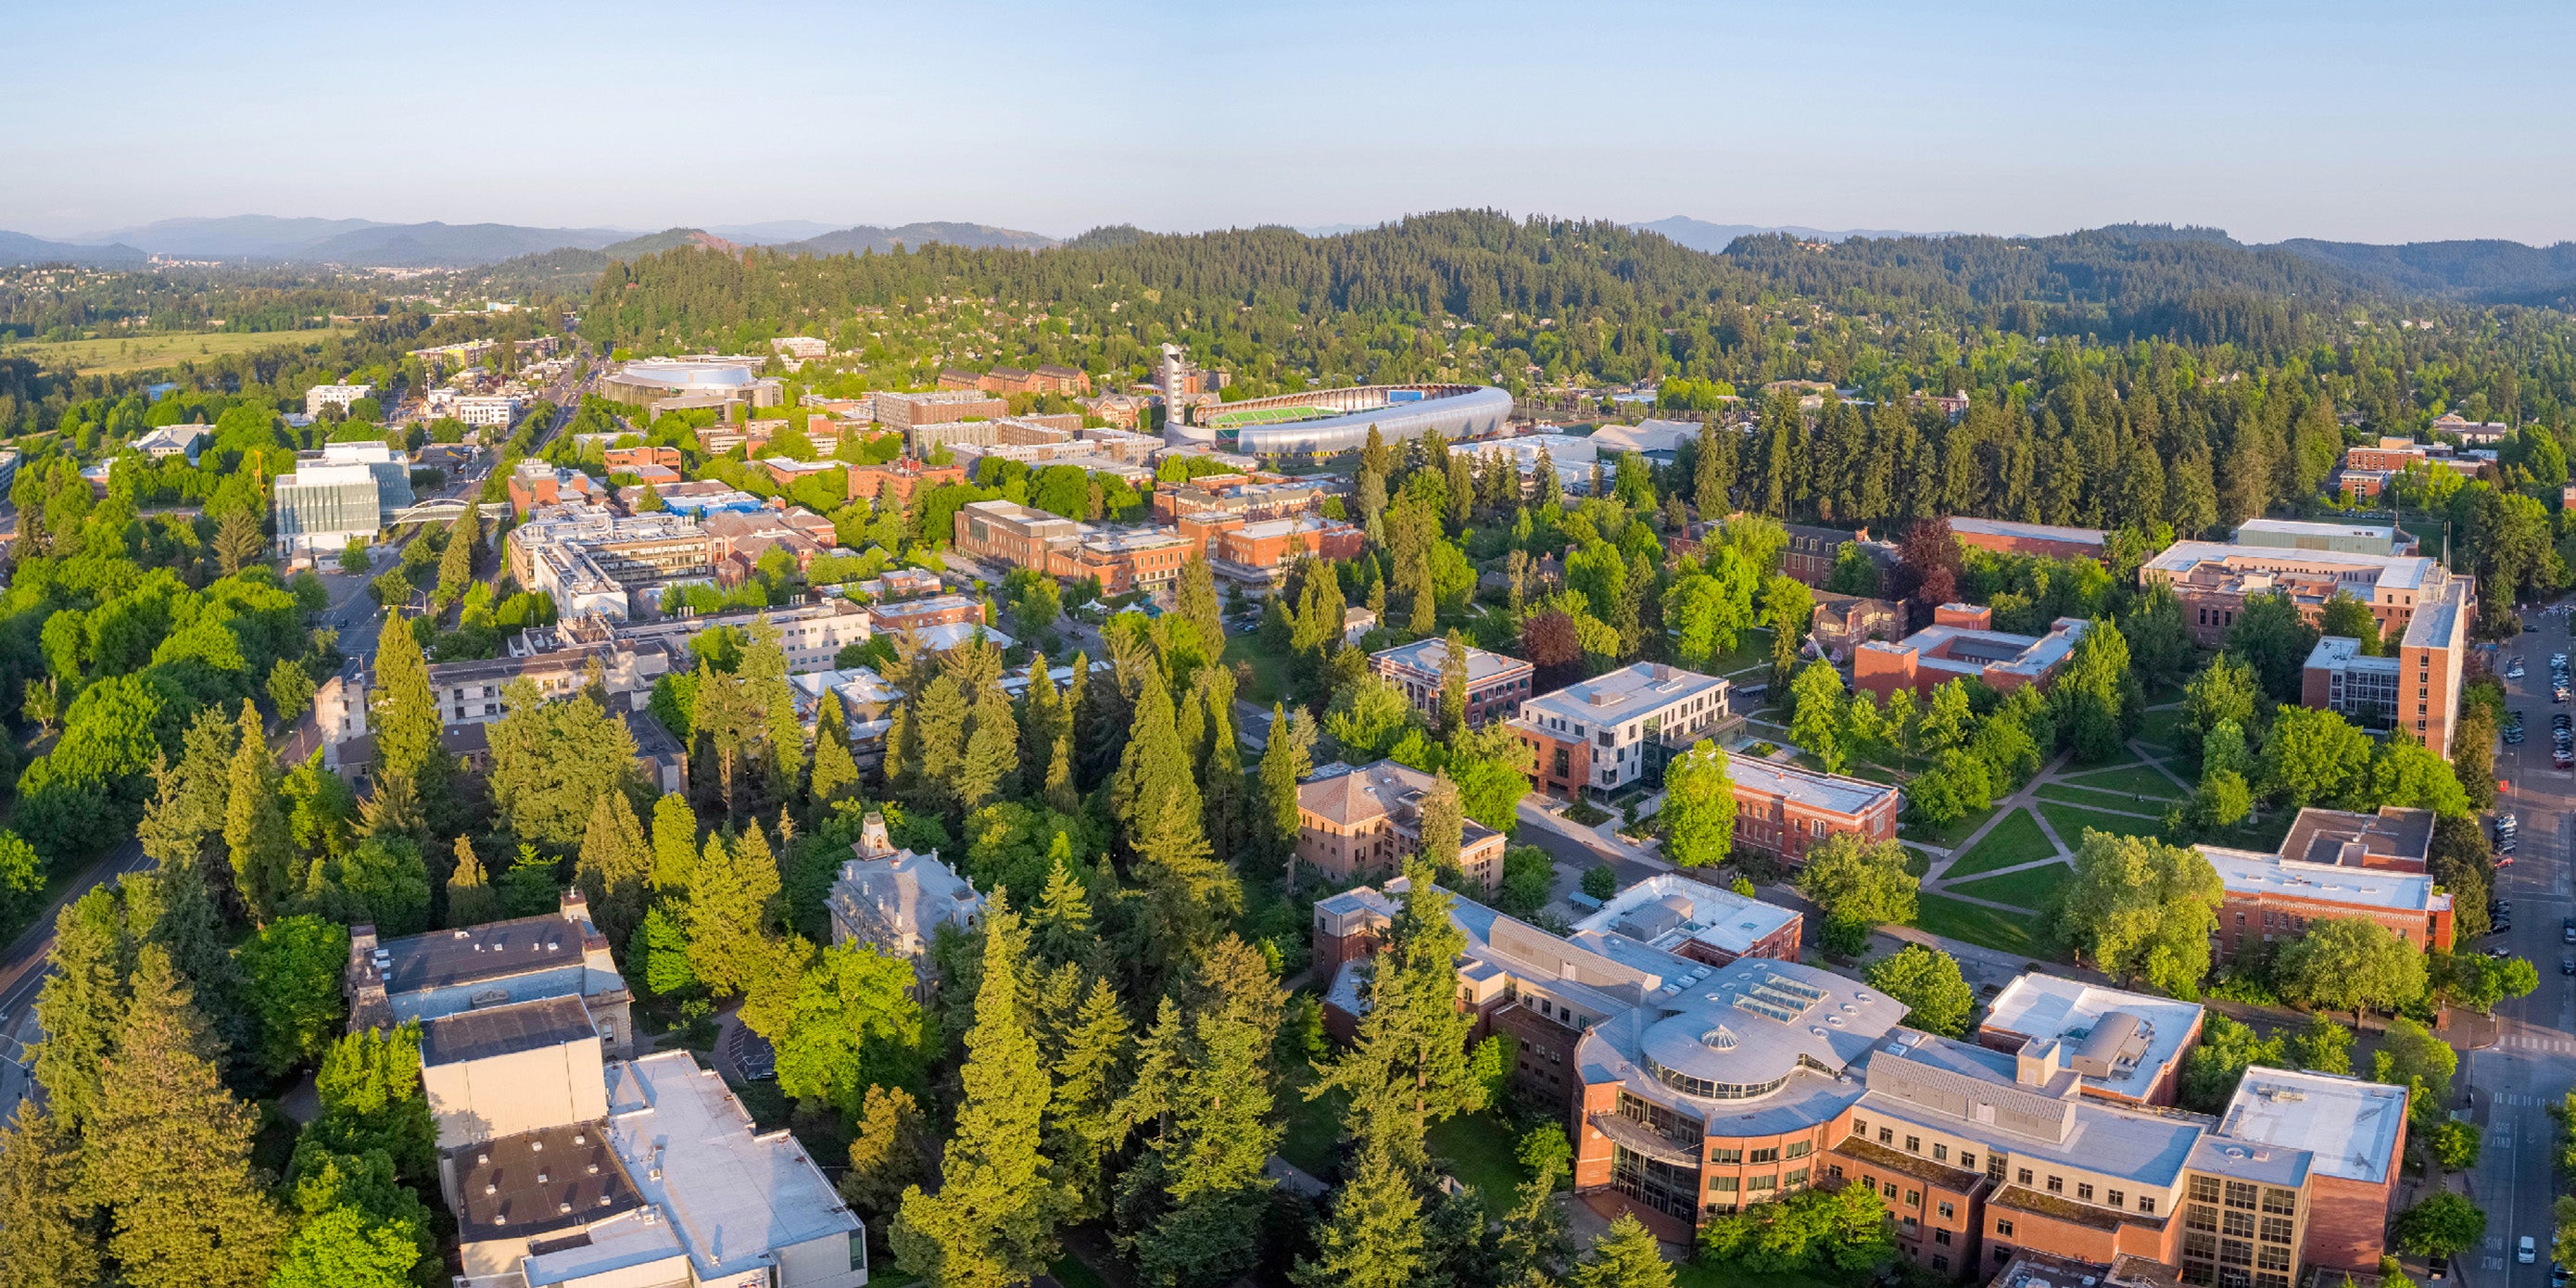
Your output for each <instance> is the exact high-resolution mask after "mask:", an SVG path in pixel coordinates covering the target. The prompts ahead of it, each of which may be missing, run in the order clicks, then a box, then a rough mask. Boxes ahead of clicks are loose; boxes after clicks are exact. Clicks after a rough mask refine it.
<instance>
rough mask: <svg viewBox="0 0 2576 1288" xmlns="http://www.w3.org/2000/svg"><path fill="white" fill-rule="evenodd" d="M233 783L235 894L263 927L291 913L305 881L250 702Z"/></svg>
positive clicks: (228, 817)
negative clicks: (299, 874) (297, 866)
mask: <svg viewBox="0 0 2576 1288" xmlns="http://www.w3.org/2000/svg"><path fill="white" fill-rule="evenodd" d="M229 783H230V791H229V792H228V793H227V799H226V800H225V802H224V844H225V846H226V848H227V849H228V850H229V851H230V853H231V855H232V867H233V890H234V892H235V893H236V894H238V895H239V896H240V897H241V901H242V907H243V909H244V910H245V911H247V912H248V913H249V914H250V918H251V921H252V922H253V923H254V924H256V925H263V926H264V925H267V924H268V923H269V922H270V921H271V920H274V919H275V918H277V917H280V916H283V915H285V914H286V913H287V912H289V911H291V909H289V908H288V907H287V904H288V902H289V901H290V900H292V899H293V898H294V895H295V891H296V889H297V888H298V886H299V885H300V884H301V883H300V882H298V881H297V879H296V877H297V874H296V873H295V871H294V870H293V864H294V859H295V854H294V848H295V846H294V840H293V838H292V837H291V836H289V835H288V833H287V830H286V814H285V812H284V811H283V810H281V809H280V808H279V806H278V799H279V797H278V790H277V788H278V773H277V761H276V758H275V757H273V756H271V755H270V754H269V750H268V737H267V735H266V733H265V732H264V731H263V730H262V729H261V726H260V720H259V709H258V708H256V707H254V706H252V705H251V704H250V703H249V702H248V701H247V700H245V701H244V702H243V703H242V706H241V739H240V744H239V747H238V749H237V750H235V751H234V752H233V763H232V772H231V775H230V778H229Z"/></svg>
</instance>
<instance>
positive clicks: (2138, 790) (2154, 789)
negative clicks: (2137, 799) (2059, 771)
mask: <svg viewBox="0 0 2576 1288" xmlns="http://www.w3.org/2000/svg"><path fill="white" fill-rule="evenodd" d="M2061 781H2064V782H2069V783H2073V784H2074V785H2076V786H2078V787H2090V788H2093V789H2094V790H2096V791H2104V792H2127V793H2132V794H2135V795H2139V796H2154V797H2159V798H2161V799H2164V800H2180V799H2182V797H2183V789H2182V787H2181V786H2180V785H2179V784H2177V783H2175V782H2174V780H2172V779H2170V778H2167V777H2165V776H2164V775H2163V774H2160V773H2157V772H2156V771H2155V769H2154V768H2153V767H2152V766H2148V765H2128V766H2125V767H2122V768H2119V769H2104V770H2100V771H2097V772H2094V773H2089V774H2073V775H2069V776H2068V777H2066V778H2065V779H2063V780H2061Z"/></svg>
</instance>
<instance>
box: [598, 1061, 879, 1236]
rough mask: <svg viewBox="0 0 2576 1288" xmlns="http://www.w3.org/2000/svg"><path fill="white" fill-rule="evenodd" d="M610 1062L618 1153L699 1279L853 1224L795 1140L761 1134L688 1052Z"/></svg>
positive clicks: (845, 1231) (843, 1231) (853, 1230)
mask: <svg viewBox="0 0 2576 1288" xmlns="http://www.w3.org/2000/svg"><path fill="white" fill-rule="evenodd" d="M610 1069H611V1076H610V1081H609V1088H608V1113H609V1121H608V1127H609V1132H610V1135H611V1137H612V1139H614V1141H615V1142H616V1152H617V1156H618V1157H619V1158H620V1159H622V1160H624V1161H625V1163H626V1167H627V1171H628V1172H629V1173H630V1174H632V1175H636V1176H640V1177H642V1178H643V1179H642V1180H640V1181H638V1182H637V1189H638V1192H639V1193H641V1194H642V1195H643V1197H644V1199H645V1200H646V1201H648V1202H651V1203H653V1204H654V1205H656V1206H658V1207H660V1208H661V1209H662V1210H663V1211H664V1212H665V1213H667V1214H668V1215H669V1216H670V1219H671V1226H672V1228H673V1230H674V1231H676V1232H677V1233H678V1234H679V1236H680V1243H681V1246H683V1247H684V1248H686V1249H687V1250H688V1254H689V1260H690V1262H691V1264H692V1266H693V1268H694V1269H695V1271H696V1273H697V1277H698V1278H699V1279H700V1280H701V1281H704V1280H727V1281H728V1282H729V1281H730V1277H733V1276H741V1275H747V1274H750V1273H751V1272H753V1271H755V1270H759V1269H762V1268H764V1267H766V1266H769V1265H771V1264H772V1263H773V1261H774V1260H775V1254H776V1252H777V1251H778V1250H779V1249H781V1248H786V1247H791V1246H793V1245H796V1244H800V1243H807V1242H811V1241H813V1240H816V1239H821V1238H826V1237H828V1236H831V1235H835V1234H840V1235H856V1234H858V1233H859V1232H860V1230H861V1226H860V1223H859V1218H858V1215H857V1214H856V1213H853V1212H852V1211H850V1209H849V1208H848V1206H847V1205H845V1204H843V1203H842V1202H841V1198H840V1195H838V1194H837V1193H835V1192H834V1191H833V1189H832V1184H831V1182H829V1181H827V1180H825V1179H823V1173H822V1170H821V1169H820V1168H818V1167H816V1166H815V1165H814V1160H813V1159H812V1158H810V1157H808V1156H807V1155H806V1153H805V1150H804V1147H803V1146H801V1145H799V1144H797V1143H796V1138H795V1137H794V1136H792V1135H790V1134H788V1133H787V1132H785V1131H774V1132H769V1133H766V1134H763V1133H760V1132H759V1131H758V1130H757V1129H756V1128H754V1127H753V1126H752V1122H751V1115H750V1114H749V1113H747V1112H745V1111H744V1109H743V1107H742V1102H741V1101H739V1100H736V1099H734V1097H733V1093H732V1092H730V1091H727V1090H725V1085H724V1083H723V1082H722V1081H720V1080H719V1079H718V1078H717V1077H716V1075H715V1074H714V1072H712V1071H710V1070H704V1069H700V1068H699V1067H698V1063H697V1060H696V1058H695V1057H694V1056H691V1055H690V1054H689V1053H688V1052H686V1051H662V1052H657V1053H655V1054H653V1055H648V1056H645V1057H644V1058H642V1059H640V1060H626V1061H620V1062H618V1063H617V1064H614V1065H611V1066H610ZM656 1171H658V1172H659V1173H660V1179H658V1180H657V1179H654V1178H653V1173H654V1172H656Z"/></svg>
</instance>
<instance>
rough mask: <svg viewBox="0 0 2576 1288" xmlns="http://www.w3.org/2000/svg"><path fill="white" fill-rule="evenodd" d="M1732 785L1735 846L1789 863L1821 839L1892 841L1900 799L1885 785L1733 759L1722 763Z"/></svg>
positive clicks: (1776, 762)
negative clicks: (1851, 837)
mask: <svg viewBox="0 0 2576 1288" xmlns="http://www.w3.org/2000/svg"><path fill="white" fill-rule="evenodd" d="M1727 774H1728V776H1729V777H1730V778H1732V779H1733V780H1734V785H1735V842H1736V844H1738V845H1743V846H1747V847H1750V848H1752V849H1756V850H1763V851H1767V852H1769V853H1772V854H1777V855H1779V856H1780V857H1782V858H1784V859H1787V860H1789V861H1791V862H1793V863H1794V862H1797V861H1799V860H1801V859H1804V858H1806V857H1807V851H1808V850H1809V849H1810V848H1812V847H1814V846H1816V845H1819V844H1822V843H1823V842H1824V840H1825V838H1827V837H1830V836H1835V835H1838V834H1840V833H1845V832H1849V833H1851V834H1853V835H1855V836H1858V837H1859V838H1861V839H1862V840H1864V841H1869V842H1878V841H1885V840H1892V839H1894V837H1895V836H1896V816H1897V814H1898V813H1899V812H1900V811H1902V810H1903V809H1904V806H1905V801H1904V797H1903V796H1902V795H1901V794H1900V793H1899V792H1898V791H1897V790H1896V789H1895V788H1894V787H1890V786H1888V785H1887V784H1885V783H1873V782H1870V781H1869V780H1867V779H1863V778H1846V777H1844V776H1842V775H1840V774H1824V773H1818V772H1816V771H1814V770H1810V769H1803V768H1800V767H1799V766H1797V765H1793V764H1790V763H1789V762H1787V761H1782V760H1757V759H1753V758H1751V757H1745V756H1739V757H1736V758H1735V759H1733V760H1731V761H1730V762H1729V763H1728V765H1727Z"/></svg>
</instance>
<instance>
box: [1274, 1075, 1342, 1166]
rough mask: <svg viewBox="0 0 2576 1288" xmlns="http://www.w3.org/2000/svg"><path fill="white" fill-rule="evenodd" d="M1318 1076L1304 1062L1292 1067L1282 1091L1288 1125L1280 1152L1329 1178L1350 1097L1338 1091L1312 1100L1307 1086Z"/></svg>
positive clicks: (1283, 1106)
mask: <svg viewBox="0 0 2576 1288" xmlns="http://www.w3.org/2000/svg"><path fill="white" fill-rule="evenodd" d="M1314 1080H1315V1074H1314V1071H1313V1070H1312V1069H1308V1068H1305V1067H1303V1066H1300V1067H1298V1068H1296V1069H1293V1070H1291V1071H1289V1074H1288V1077H1287V1078H1286V1082H1287V1083H1288V1086H1287V1087H1286V1088H1285V1089H1283V1090H1282V1091H1281V1092H1280V1094H1279V1110H1280V1113H1281V1116H1282V1118H1283V1119H1284V1120H1285V1122H1286V1124H1287V1128H1288V1130H1287V1134H1286V1135H1284V1136H1282V1137H1281V1138H1280V1140H1279V1156H1280V1157H1281V1158H1284V1159H1287V1160H1288V1161H1289V1162H1291V1163H1295V1164H1296V1165H1297V1166H1298V1167H1299V1168H1301V1169H1303V1170H1304V1171H1305V1172H1306V1173H1307V1174H1308V1175H1310V1176H1314V1177H1317V1178H1319V1179H1323V1180H1327V1181H1329V1180H1331V1179H1332V1174H1333V1164H1334V1162H1335V1158H1334V1154H1335V1150H1336V1148H1337V1147H1338V1146H1339V1145H1340V1143H1341V1135H1342V1109H1343V1107H1344V1106H1345V1105H1347V1104H1348V1103H1349V1101H1350V1097H1348V1096H1346V1095H1343V1094H1342V1093H1341V1092H1339V1091H1335V1092H1330V1093H1328V1094H1326V1095H1323V1096H1320V1097H1317V1098H1316V1099H1313V1100H1308V1099H1307V1098H1306V1096H1305V1088H1306V1086H1307V1085H1308V1084H1309V1083H1312V1082H1313V1081H1314Z"/></svg>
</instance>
